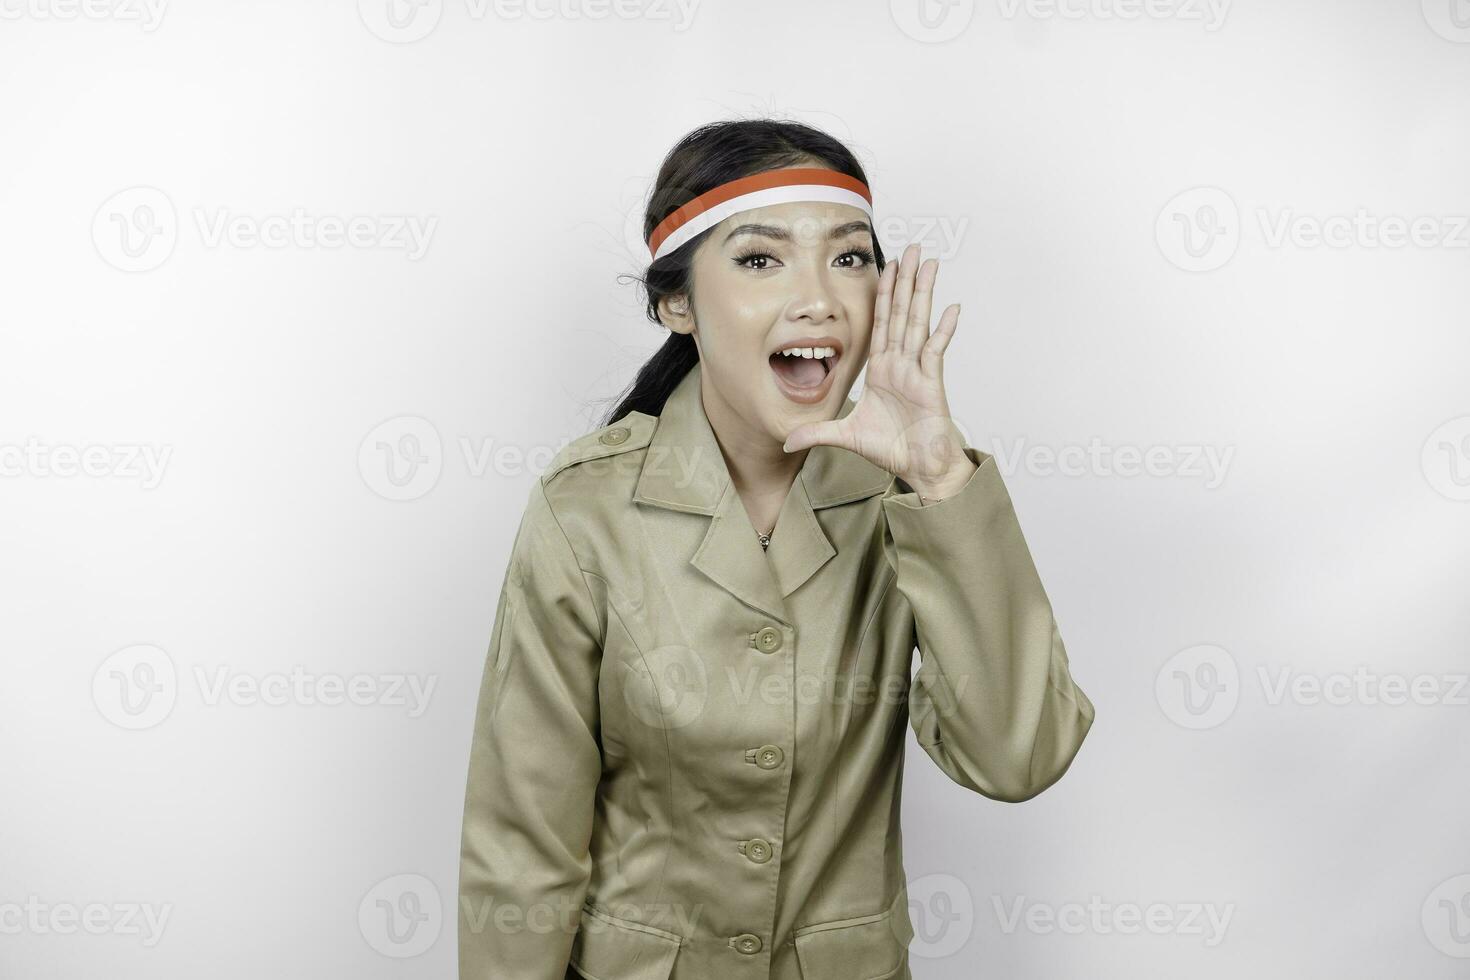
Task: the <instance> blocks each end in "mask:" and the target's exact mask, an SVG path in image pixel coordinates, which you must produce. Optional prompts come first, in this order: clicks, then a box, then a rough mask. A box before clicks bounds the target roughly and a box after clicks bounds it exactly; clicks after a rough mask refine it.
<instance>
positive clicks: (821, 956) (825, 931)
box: [793, 887, 914, 980]
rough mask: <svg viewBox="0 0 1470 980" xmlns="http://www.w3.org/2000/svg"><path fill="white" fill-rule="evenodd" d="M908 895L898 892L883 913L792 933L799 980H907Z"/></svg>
mask: <svg viewBox="0 0 1470 980" xmlns="http://www.w3.org/2000/svg"><path fill="white" fill-rule="evenodd" d="M913 937H914V929H913V925H912V923H910V922H909V909H908V892H907V889H906V888H902V887H900V888H899V890H898V895H896V896H895V897H894V899H893V902H892V903H891V904H890V905H889V906H888V909H887V910H886V911H883V912H879V913H877V914H875V915H863V916H857V917H856V918H849V919H837V920H834V921H832V922H819V923H816V924H814V925H809V926H803V927H801V928H799V929H797V930H796V932H795V933H794V934H793V939H794V940H795V942H796V958H797V962H799V963H800V964H801V976H802V980H890V978H895V980H896V978H898V977H904V976H907V975H908V974H907V972H906V971H905V967H906V966H907V964H908V947H909V941H910V940H912V939H913Z"/></svg>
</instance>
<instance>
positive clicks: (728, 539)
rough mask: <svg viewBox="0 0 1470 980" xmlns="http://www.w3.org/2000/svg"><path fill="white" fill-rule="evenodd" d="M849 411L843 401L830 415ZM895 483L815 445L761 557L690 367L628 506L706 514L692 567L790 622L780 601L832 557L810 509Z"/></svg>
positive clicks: (696, 370)
mask: <svg viewBox="0 0 1470 980" xmlns="http://www.w3.org/2000/svg"><path fill="white" fill-rule="evenodd" d="M855 405H856V403H855V402H853V400H852V399H850V398H848V399H844V404H843V406H842V408H841V409H840V410H839V411H838V413H837V417H838V418H842V417H843V416H845V415H847V413H848V412H850V411H852V410H853V408H854V407H855ZM892 481H893V476H892V474H890V473H889V472H888V471H887V470H885V469H883V468H882V467H880V466H877V465H875V464H873V463H871V462H869V461H868V460H866V459H864V458H863V457H862V456H859V455H858V454H856V453H852V452H848V451H847V450H845V449H839V448H837V447H836V446H813V447H812V448H811V450H810V451H809V452H808V453H807V456H806V460H805V461H804V462H803V463H802V467H801V471H800V472H799V473H798V474H797V477H796V480H795V481H794V482H793V483H792V484H791V490H790V492H789V493H787V495H786V500H785V502H784V503H783V504H782V505H781V512H780V515H779V516H778V517H777V520H776V527H775V530H773V531H772V532H771V545H770V548H769V549H768V550H766V551H762V550H761V546H760V542H759V541H758V540H756V534H755V527H754V526H753V525H752V524H751V523H750V516H749V515H748V514H746V512H745V505H744V504H743V503H742V502H741V499H740V494H739V493H738V492H737V491H736V489H735V484H734V481H732V480H731V479H730V471H729V468H728V467H727V466H726V465H725V457H724V454H723V453H722V452H721V451H720V446H719V442H718V441H717V440H716V439H715V434H714V430H713V429H712V428H711V427H710V424H709V417H708V416H707V415H706V414H705V412H704V403H703V401H702V400H701V396H700V364H699V363H698V362H696V363H695V365H694V366H693V367H692V368H690V369H689V373H688V374H686V375H685V376H684V377H683V378H682V379H681V380H680V382H679V384H678V385H677V386H676V387H675V388H674V390H673V392H672V393H671V394H670V395H669V398H668V400H667V402H665V404H664V408H663V412H662V413H661V414H660V415H659V418H658V424H657V426H656V427H655V428H654V432H653V436H652V438H651V440H650V441H649V444H648V452H647V453H646V454H645V455H644V458H643V465H642V468H641V470H640V472H639V474H638V486H637V489H636V491H635V492H634V494H633V499H634V500H635V501H637V502H638V503H640V504H647V505H650V506H654V507H663V508H666V509H668V510H675V511H682V512H684V513H689V514H702V515H705V516H707V517H709V518H710V522H709V527H708V528H707V529H706V530H705V533H704V537H703V539H702V540H701V541H700V543H699V547H697V548H696V549H695V550H694V554H692V555H690V556H689V557H688V561H689V563H690V564H691V565H693V566H694V567H695V568H697V569H699V571H700V572H701V573H703V574H704V575H706V576H707V577H708V578H710V579H711V580H712V581H714V582H715V583H716V584H718V585H719V586H721V587H722V588H724V589H725V590H726V591H728V592H730V593H731V594H733V595H735V596H736V597H737V598H739V599H740V600H741V601H743V602H745V603H747V604H749V605H751V606H754V607H755V608H757V609H760V610H761V611H762V612H765V613H766V614H768V615H770V616H774V617H776V618H777V619H779V620H781V621H783V622H785V623H787V624H790V623H791V620H790V618H789V613H788V612H787V609H786V603H785V601H784V600H785V597H786V596H789V595H791V593H793V592H795V591H796V590H797V589H799V588H801V586H802V584H803V583H805V582H806V581H807V579H809V578H811V577H812V576H813V575H814V574H816V572H817V570H818V569H819V568H821V567H822V566H823V565H825V564H826V563H827V561H828V560H829V559H831V558H832V556H833V555H835V554H837V548H836V546H835V545H834V544H833V543H832V541H831V540H830V539H829V538H828V537H827V534H826V532H825V531H823V530H822V525H821V523H820V522H818V520H817V516H816V513H815V512H816V511H817V510H820V509H822V508H824V507H835V506H837V505H839V504H845V503H850V502H852V501H854V500H861V499H864V498H866V497H871V496H873V495H874V494H877V493H882V492H883V491H885V490H886V489H887V488H888V487H889V486H890V484H891V483H892Z"/></svg>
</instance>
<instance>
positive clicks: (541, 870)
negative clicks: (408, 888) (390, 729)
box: [458, 480, 602, 980]
mask: <svg viewBox="0 0 1470 980" xmlns="http://www.w3.org/2000/svg"><path fill="white" fill-rule="evenodd" d="M598 623H599V617H598V614H597V611H596V608H595V606H594V603H593V600H592V596H591V593H590V592H589V591H588V588H587V584H586V580H585V579H584V578H583V575H582V570H581V568H580V566H579V565H578V562H577V558H576V555H575V554H574V553H573V552H572V548H571V545H570V543H569V542H568V540H567V538H566V535H565V534H564V533H563V531H562V528H561V525H560V524H559V523H558V521H557V519H556V515H555V514H554V512H553V511H552V509H551V505H550V502H549V501H548V500H547V498H546V491H545V487H544V485H543V484H542V482H541V481H539V480H538V481H537V483H536V485H535V486H534V487H533V488H532V490H531V494H530V499H529V501H528V502H527V505H526V510H525V513H524V515H523V516H522V518H521V523H520V527H519V528H518V530H517V532H516V538H515V544H514V546H513V547H512V549H511V559H510V563H509V566H508V568H507V571H506V576H505V582H504V585H503V587H502V589H501V594H500V599H499V603H498V608H497V610H496V613H495V624H494V626H493V628H492V631H491V639H490V647H489V653H488V656H487V657H486V662H485V668H484V675H483V679H482V681H481V684H480V689H479V699H478V706H477V708H476V715H475V723H474V738H473V741H472V743H471V747H470V761H469V777H468V785H467V788H466V792H465V804H464V827H463V834H462V837H461V844H460V864H459V902H458V906H459V912H458V926H459V976H460V978H461V980H500V978H503V977H516V978H517V980H563V978H564V977H565V975H566V970H567V963H568V960H569V958H570V955H571V949H572V942H573V939H574V937H575V935H576V931H577V928H578V925H579V924H580V918H579V910H580V908H581V905H582V901H583V899H584V898H585V897H586V891H587V885H588V882H589V880H590V877H591V870H592V863H591V859H590V857H589V855H588V845H589V842H590V840H591V834H592V821H593V809H594V806H595V800H596V791H597V783H598V779H599V778H600V776H601V772H602V753H601V747H600V743H599V737H598V735H599V709H598V683H597V677H598V670H599V667H600V663H601V657H602V646H601V640H600V637H601V632H600V628H599V626H598Z"/></svg>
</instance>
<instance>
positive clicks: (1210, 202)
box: [1154, 187, 1240, 272]
mask: <svg viewBox="0 0 1470 980" xmlns="http://www.w3.org/2000/svg"><path fill="white" fill-rule="evenodd" d="M1154 237H1155V239H1156V240H1157V241H1158V243H1159V251H1161V252H1163V253H1164V258H1166V259H1168V260H1169V261H1170V262H1172V263H1173V264H1174V265H1176V266H1178V267H1179V268H1181V269H1183V270H1184V271H1186V272H1210V271H1213V270H1215V269H1218V268H1220V267H1221V266H1222V265H1224V264H1225V263H1226V262H1229V261H1230V260H1231V259H1232V258H1233V257H1234V256H1235V250H1236V248H1237V247H1239V245H1240V210H1239V209H1238V208H1237V207H1236V206H1235V200H1234V199H1233V198H1232V197H1231V196H1230V195H1229V194H1227V193H1225V192H1224V191H1222V190H1220V188H1218V187H1195V188H1193V189H1191V190H1187V191H1184V192H1183V193H1182V194H1176V195H1175V196H1174V197H1173V198H1172V199H1171V200H1170V201H1169V203H1168V204H1165V205H1164V209H1163V210H1162V211H1160V212H1159V217H1158V220H1157V221H1156V222H1155V223H1154Z"/></svg>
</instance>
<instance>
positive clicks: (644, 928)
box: [571, 903, 683, 980]
mask: <svg viewBox="0 0 1470 980" xmlns="http://www.w3.org/2000/svg"><path fill="white" fill-rule="evenodd" d="M682 941H683V940H681V939H680V938H679V937H678V936H677V935H675V934H674V933H672V932H665V931H664V930H663V929H658V928H655V927H654V926H650V925H645V924H643V923H642V922H633V921H631V920H629V919H621V918H618V917H616V916H613V915H609V914H608V913H607V912H605V911H603V910H602V909H600V908H597V907H596V906H595V905H593V904H590V903H589V904H586V905H583V906H582V916H581V924H580V926H579V927H578V929H577V936H576V939H575V940H573V942H572V957H571V959H572V968H573V969H575V970H576V971H577V973H578V974H580V975H581V976H583V977H586V978H587V980H668V977H669V974H670V973H672V972H673V969H674V958H675V957H676V956H678V955H679V945H680V943H681V942H682Z"/></svg>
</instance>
